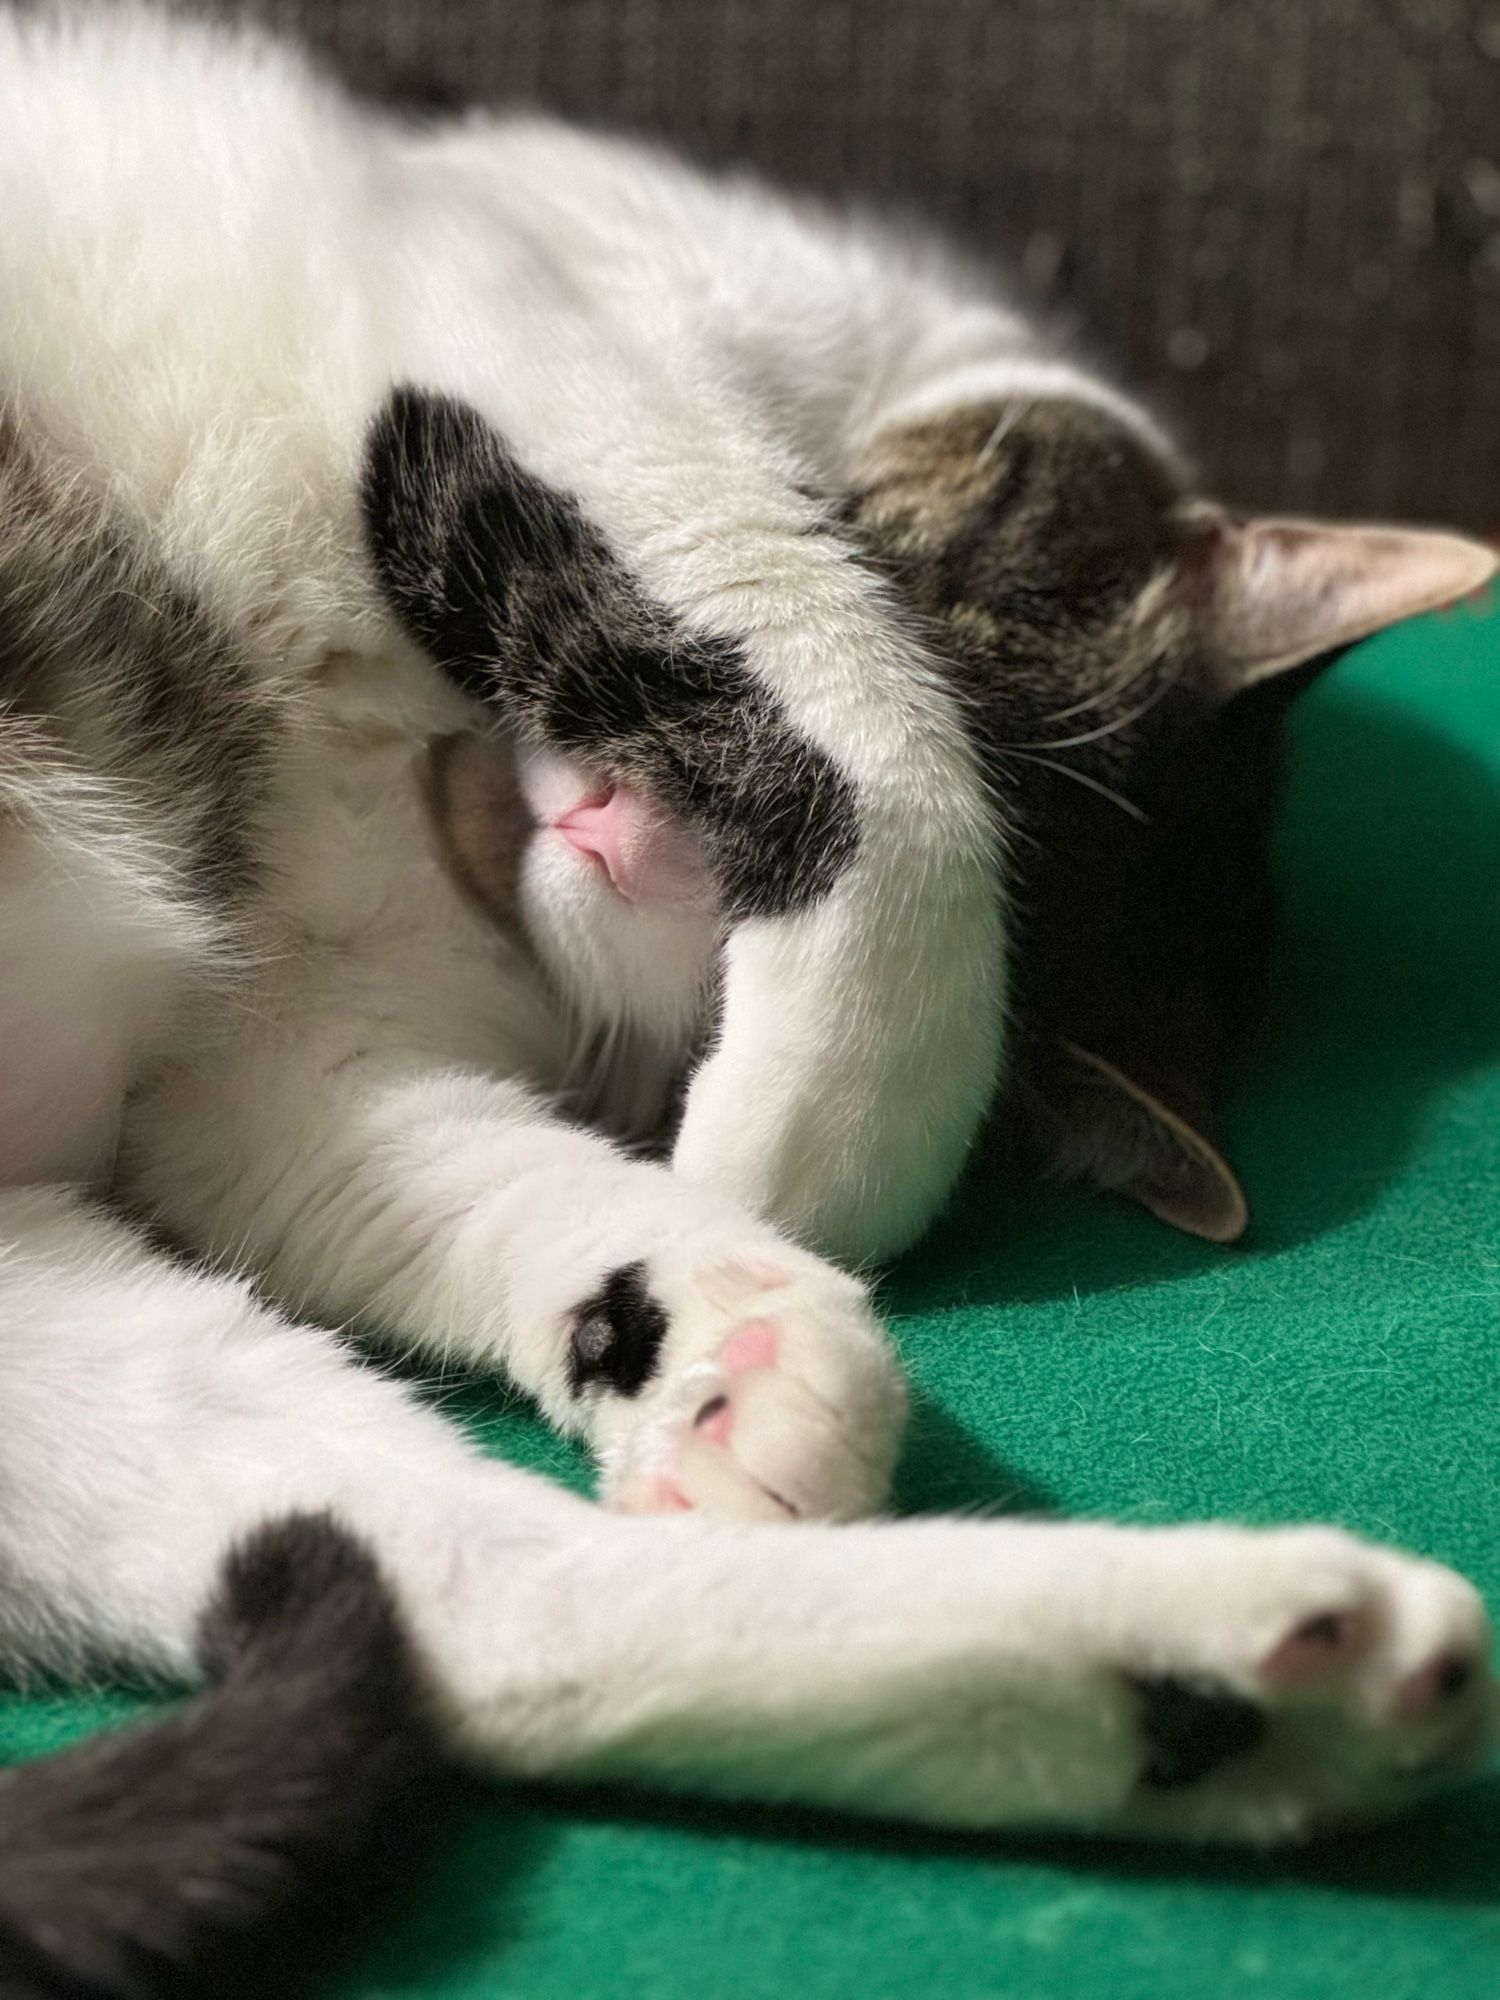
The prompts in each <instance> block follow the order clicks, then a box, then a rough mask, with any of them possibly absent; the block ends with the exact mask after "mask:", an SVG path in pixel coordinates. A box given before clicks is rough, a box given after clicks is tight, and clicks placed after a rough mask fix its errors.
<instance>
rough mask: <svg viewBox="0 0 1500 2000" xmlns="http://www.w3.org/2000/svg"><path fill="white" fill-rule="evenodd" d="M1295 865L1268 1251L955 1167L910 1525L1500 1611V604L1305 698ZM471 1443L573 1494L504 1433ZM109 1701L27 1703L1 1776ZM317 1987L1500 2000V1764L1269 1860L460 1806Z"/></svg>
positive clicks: (1267, 1124)
mask: <svg viewBox="0 0 1500 2000" xmlns="http://www.w3.org/2000/svg"><path fill="white" fill-rule="evenodd" d="M1283 845H1284V871H1283V872H1284V878H1285V883H1286V912H1285V932H1284V939H1283V943H1282V948H1281V955H1280V974H1279V985H1278V992H1277V998H1276V1005H1275V1009H1274V1015H1273V1018H1272V1020H1271V1022H1270V1023H1269V1025H1268V1029H1267V1032H1266V1033H1265V1035H1264V1036H1263V1038H1262V1040H1261V1042H1260V1044H1259V1046H1258V1048H1257V1049H1256V1051H1255V1053H1254V1056H1253V1060H1252V1061H1251V1062H1250V1064H1249V1066H1248V1070H1247V1073H1246V1075H1245V1079H1244V1082H1243V1086H1242V1088H1241V1090H1240V1093H1239V1099H1238V1104H1237V1106H1236V1109H1235V1115H1234V1118H1233V1120H1232V1130H1233V1143H1232V1151H1233V1154H1234V1157H1235V1159H1236V1161H1237V1163H1238V1164H1239V1166H1240V1168H1241V1170H1242V1172H1243V1174H1244V1177H1245V1181H1246V1184H1247V1186H1248V1189H1249V1191H1250V1196H1251V1201H1252V1206H1253V1209H1254V1216H1255V1221H1254V1225H1253V1234H1252V1236H1251V1237H1250V1238H1249V1239H1248V1241H1247V1242H1246V1244H1245V1245H1244V1246H1243V1247H1241V1248H1238V1249H1235V1250H1229V1251H1223V1250H1214V1249H1209V1248H1206V1247H1203V1246H1200V1245H1196V1244H1192V1243H1189V1242H1187V1241H1185V1240H1183V1239H1180V1238H1177V1237H1174V1236H1172V1235H1171V1234H1169V1233H1168V1232H1167V1231H1166V1230H1165V1229H1164V1228H1163V1227H1162V1226H1161V1225H1160V1224H1157V1223H1154V1222H1152V1221H1150V1220H1148V1219H1147V1218H1146V1217H1144V1216H1141V1215H1137V1214H1135V1213H1133V1212H1131V1211H1129V1210H1127V1209H1125V1208H1123V1207H1120V1208H1117V1207H1115V1206H1113V1205H1112V1204H1110V1203H1109V1202H1107V1201H1105V1200H1103V1199H1102V1198H1099V1197H1093V1196H1089V1195H1085V1194H1083V1193H1080V1192H1069V1191H1064V1190H1050V1189H1043V1188H1036V1187H1028V1186H1011V1185H1003V1186H1002V1185H1001V1184H1000V1183H998V1182H997V1181H996V1180H994V1178H993V1177H992V1176H990V1175H987V1174H981V1173H976V1174H975V1175H974V1176H972V1177H971V1180H970V1182H969V1184H968V1185H967V1186H966V1187H965V1189H964V1190H963V1191H962V1193H961V1195H960V1197H959V1198H958V1199H957V1201H956V1202H955V1204H954V1206H953V1209H952V1211H951V1213H950V1214H949V1215H948V1217H947V1218H946V1220H945V1221H944V1222H943V1223H942V1224H941V1226H940V1227H939V1228H938V1229H937V1231H936V1232H935V1233H934V1235H933V1236H932V1237H931V1239H930V1240H929V1242H928V1243H927V1245H926V1246H925V1248H924V1249H923V1251H922V1252H921V1254H920V1255H918V1256H916V1257H914V1258H912V1259H910V1260H909V1261H908V1263H907V1264H906V1265H905V1266H904V1267H903V1268H902V1269H901V1270H900V1271H899V1272H897V1273H896V1274H895V1275H894V1276H893V1278H892V1279H891V1281H890V1284H889V1287H888V1294H887V1296H888V1304H889V1309H890V1312H891V1315H892V1319H893V1322H894V1325H895V1327H896V1330H897V1334H898V1337H899V1339H900V1342H901V1346H902V1349H903V1351H904V1353H905V1356H906V1359H907V1361H908V1363H909V1366H910V1370H911V1373H912V1376H913V1378H914V1381H915V1383H916V1385H917V1392H918V1408H917V1420H916V1424H915V1429H914V1435H913V1437H912V1441H911V1446H910V1449H909V1452H908V1455H907V1459H906V1463H905V1466H904V1469H903V1473H902V1479H901V1500H902V1503H903V1505H905V1506H908V1507H912V1508H939V1507H973V1506H976V1505H986V1504H989V1505H993V1504H995V1503H997V1502H999V1503H1004V1504H1008V1505H1011V1506H1017V1507H1025V1508H1032V1509H1035V1508H1039V1507H1041V1508H1057V1509H1060V1510H1062V1511H1064V1512H1068V1513H1078V1512H1086V1513H1096V1514H1108V1515H1112V1516H1115V1517H1118V1518H1122V1519H1126V1520H1134V1521H1171V1520H1181V1519H1186V1518H1189V1517H1192V1516H1195V1515H1206V1514H1215V1515H1229V1516H1233V1517H1236V1518H1238V1519H1242V1520H1251V1521H1276V1520H1297V1519H1306V1518H1315V1519H1322V1520H1334V1521H1340V1522H1344V1523H1346V1524H1348V1525H1349V1526H1351V1527H1355V1528H1358V1529H1361V1530H1363V1531H1364V1532H1365V1533H1367V1534H1370V1535H1374V1536H1377V1537H1386V1538H1390V1539H1392V1540H1397V1541H1400V1542H1402V1543H1405V1544H1406V1545H1408V1546H1409V1547H1413V1548H1416V1549H1419V1550H1423V1551H1426V1552H1428V1553H1430V1554H1433V1555H1436V1556H1440V1557H1442V1558H1444V1559H1445V1560H1447V1561H1450V1562H1453V1563H1456V1564H1458V1565H1459V1566H1460V1567H1461V1568H1463V1569H1465V1570H1466V1571H1468V1572H1469V1574H1470V1575H1472V1576H1473V1577H1475V1578H1476V1579H1477V1580H1478V1581H1479V1582H1480V1583H1481V1585H1483V1586H1484V1587H1485V1589H1486V1590H1487V1591H1488V1593H1489V1594H1490V1598H1491V1601H1492V1603H1493V1604H1495V1605H1496V1606H1497V1608H1500V1437H1497V1432H1500V1389H1497V1380H1496V1365H1495V1349H1496V1346H1497V1344H1500V1339H1497V1337H1500V609H1494V608H1492V609H1491V611H1490V612H1489V613H1488V615H1484V614H1479V613H1476V612H1474V611H1473V610H1465V609H1461V610H1458V611H1454V612H1449V613H1446V614H1443V615H1441V616H1439V617H1436V618H1432V619H1426V620H1423V621H1421V622H1419V623H1416V624H1413V625H1410V626H1407V627H1405V628H1404V629H1403V630H1401V631H1399V632H1396V633H1392V634H1389V635H1387V636H1386V637H1385V638H1383V639H1381V640H1379V641H1377V642H1375V643H1374V644H1371V645H1369V646H1367V647H1364V648H1363V649H1361V651H1360V652H1359V653H1358V654H1357V655H1356V656H1353V657H1351V658H1350V659H1348V660H1347V661H1345V662H1344V663H1343V664H1342V665H1341V666H1340V667H1339V668H1338V670H1337V673H1336V676H1334V677H1331V678H1330V679H1328V680H1327V681H1325V682H1324V683H1323V685H1322V686H1321V687H1319V688H1318V689H1317V690H1316V692H1315V693H1313V694H1312V695H1310V696H1309V697H1308V698H1307V700H1306V702H1305V705H1304V706H1303V708H1302V710H1301V712H1300V714H1299V715H1298V717H1297V757H1296V764H1295V782H1294V786H1293V792H1292V797H1291V800H1290V804H1289V809H1288V813H1287V817H1286V823H1285V838H1284V843H1283ZM475 1407H476V1408H479V1407H481V1401H480V1392H478V1391H476V1392H475ZM488 1432H489V1435H490V1437H491V1438H492V1440H493V1443H494V1445H495V1447H496V1449H498V1450H500V1451H502V1452H504V1453H506V1454H507V1455H509V1456H512V1457H515V1458H517V1459H520V1460H522V1461H524V1462H525V1463H528V1464H531V1465H536V1466H540V1467H542V1468H544V1469H547V1470H550V1471H553V1472H556V1473H559V1474H560V1475H561V1476H563V1477H566V1478H568V1479H570V1480H573V1481H575V1482H581V1481H582V1480H583V1479H584V1478H585V1476H586V1475H585V1473H584V1470H583V1468H582V1466H581V1463H580V1462H579V1460H578V1459H576V1458H575V1457H574V1456H573V1455H572V1454H571V1453H570V1451H569V1449H568V1448H567V1447H566V1446H564V1445H562V1444H560V1443H558V1442H557V1441H556V1440H554V1439H552V1438H550V1437H549V1436H548V1435H547V1434H546V1433H545V1432H544V1431H543V1430H542V1429H541V1427H540V1426H539V1425H538V1424H537V1423H536V1422H535V1420H534V1419H532V1418H530V1417H529V1416H527V1415H526V1414H525V1413H524V1412H519V1411H514V1410H513V1411H510V1412H508V1413H506V1414H503V1415H501V1416H497V1417H493V1418H491V1419H489V1420H488ZM123 1709H124V1705H123V1703H122V1702H120V1701H118V1700H115V1699H113V1698H103V1697H101V1698H98V1699H95V1700H92V1701H88V1702H85V1701H81V1700H79V1701H63V1700H52V1701H44V1700H40V1699H35V1698H33V1699H31V1700H24V1699H21V1698H19V1697H15V1698H12V1699H11V1700H9V1701H8V1702H5V1703H3V1704H0V1757H4V1756H6V1755H11V1756H18V1755H22V1754H27V1753H30V1752H34V1751H38V1750H42V1749H45V1748H47V1747H49V1746H50V1745H53V1744H56V1743H58V1742H60V1741H62V1740H64V1739H66V1738H67V1737H68V1736H70V1735H73V1734H75V1733H77V1732H78V1731H79V1730H80V1729H82V1728H84V1727H86V1726H88V1725H90V1724H92V1723H95V1722H98V1721H100V1720H103V1719H106V1718H111V1717H113V1716H115V1715H117V1714H119V1713H122V1712H123ZM318 1991H319V1993H320V1994H322V1995H323V1996H325V2000H354V1997H355V1996H359V2000H377V1996H397V1995H400V1996H415V1995H419V1994H420V1995H427V1996H443V2000H460V1996H463V1997H464V2000H470V1996H479V1995H485V1996H490V1995H515V1996H525V2000H551V1996H553V1995H556V1996H558V2000H588V1996H607V1995H608V1996H612V1995H621V1996H624V1995H629V1996H631V2000H714V1996H720V1995H722V1996H725V2000H731V1996H732V2000H756V1996H765V2000H795V1996H800V1995H817V1994H839V1995H843V1994H849V1995H859V1996H862V2000H864V1997H865V1996H868V1997H869V2000H874V1997H875V1996H882V1995H898V1994H899V1995H907V1994H933V1995H942V1996H944V2000H967V1996H971V1995H972V1996H975V2000H979V1996H985V1997H986V2000H989V1996H995V1997H996V2000H1053V1996H1058V1997H1059V2000H1061V1997H1062V1996H1067V2000H1199V1996H1201V2000H1252V1996H1253V2000H1301V1996H1306V2000H1330V1996H1339V1995H1358V1996H1360V2000H1418V1996H1420V2000H1493V1996H1494V1995H1495V1994H1496V1993H1497V1992H1500V1779H1491V1780H1489V1781H1487V1782H1481V1783H1478V1784H1476V1785H1474V1786H1471V1787H1470V1788H1469V1789H1468V1790H1467V1791H1466V1792H1464V1793H1462V1794H1460V1795H1458V1796H1455V1797H1452V1798H1449V1799H1447V1800H1445V1801H1443V1802H1441V1803H1438V1804H1434V1805H1432V1806H1429V1807H1426V1808H1424V1809H1423V1810H1422V1811H1421V1812H1420V1813H1417V1814H1414V1815H1411V1816H1409V1817H1408V1818H1407V1819H1406V1820H1405V1821H1403V1822H1401V1823H1399V1824H1396V1825H1393V1826H1390V1827H1387V1828H1385V1829H1382V1830H1381V1831H1380V1832H1378V1833H1376V1834H1373V1835H1366V1836H1363V1837H1361V1838H1359V1839H1357V1840H1349V1841H1345V1842H1341V1843H1338V1844H1328V1845H1325V1846H1322V1847H1319V1848H1315V1849H1313V1850H1311V1851H1308V1852H1305V1853H1293V1854H1288V1855H1280V1856H1273V1857H1245V1856H1239V1855H1234V1854H1222V1853H1220V1854H1212V1855H1196V1854H1192V1853H1185V1852H1180V1851H1173V1850H1151V1849H1143V1848H1134V1847H1127V1846H1123V1845H1111V1844H1104V1843H1087V1844H1086V1843H1081V1842H1067V1841H1053V1842H1037V1841H1034V1840H1032V1841H1005V1840H999V1839H996V1840H970V1839H953V1838H946V1837H938V1836H933V1835H928V1834H923V1833H919V1832H913V1831H909V1830H906V1829H901V1828H889V1827H871V1826H864V1825H860V1824H857V1823H854V1822H848V1821H834V1820H831V1819H828V1820H820V1819H815V1818H813V1817H810V1816H808V1817H796V1816H791V1815H787V1814H783V1813H772V1812H763V1813H755V1812H748V1811H737V1810H729V1809H724V1810H716V1809H707V1808H699V1807H696V1806H692V1805H686V1804H681V1803H672V1802H666V1801H663V1800H660V1799H656V1798H651V1797H647V1796H644V1795H635V1794H631V1793H626V1792H618V1793H614V1794H610V1795H607V1796H605V1795H589V1796H580V1795H576V1794H570V1793H562V1792H559V1793H555V1794H552V1793H549V1794H537V1793H534V1792H521V1793H509V1792H503V1793H502V1792H496V1791H482V1790H476V1793H475V1795H474V1797H473V1798H472V1800H471V1801H470V1802H468V1803H467V1804H466V1805H464V1806H463V1807H462V1808H461V1809H460V1810H459V1812H458V1813H457V1815H456V1818H455V1823H454V1826H453V1828H452V1831H451V1835H450V1837H449V1839H448V1840H447V1841H446V1842H445V1843H444V1845H443V1846H442V1848H441V1851H440V1852H438V1853H437V1854H436V1855H435V1856H434V1857H433V1858H432V1859H431V1860H430V1862H427V1863H425V1864H424V1865H422V1867H421V1868H420V1870H419V1871H418V1872H417V1873H416V1874H415V1875H414V1877H413V1879H412V1880H411V1881H410V1883H409V1884H408V1886H407V1889H406V1891H405V1893H404V1896H403V1898H402V1902H401V1905H400V1907H399V1908H398V1909H397V1910H396V1911H395V1912H394V1913H391V1914H388V1915H387V1916H386V1917H385V1918H384V1919H383V1920H382V1921H381V1922H380V1924H379V1925H378V1927H376V1928H374V1929H372V1931H371V1932H370V1934H369V1935H368V1936H367V1937H366V1938H365V1939H363V1940H362V1941H361V1943H360V1944H359V1945H358V1947H357V1948H356V1950H355V1952H354V1953H353V1954H352V1956H350V1957H348V1958H346V1960H345V1961H344V1964H343V1966H342V1968H341V1969H340V1971H339V1973H338V1974H337V1975H336V1976H335V1977H333V1978H332V1979H331V1980H329V1981H326V1982H323V1983H320V1985H319V1987H318Z"/></svg>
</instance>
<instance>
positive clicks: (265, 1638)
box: [0, 1516, 438, 2000]
mask: <svg viewBox="0 0 1500 2000" xmlns="http://www.w3.org/2000/svg"><path fill="white" fill-rule="evenodd" d="M202 1648H203V1658H204V1662H205V1665H206V1666H207V1668H208V1671H209V1673H210V1675H211V1676H212V1677H213V1678H214V1679H215V1681H216V1683H217V1684H216V1685H215V1686H213V1687H212V1688H210V1690H209V1691H208V1692H207V1693H205V1694H203V1695H201V1696H200V1697H199V1698H198V1699H197V1700H196V1701H195V1702H193V1703H192V1704H191V1705H190V1706H188V1707H187V1708H185V1709H183V1710H181V1711H180V1712H178V1713H177V1714H175V1715H172V1716H170V1717H168V1718H167V1719H166V1720H165V1721H162V1722H158V1723H154V1724H148V1725H146V1726H144V1727H141V1728H138V1729H131V1730H126V1731H123V1732H121V1733H120V1734H118V1735H113V1736H106V1737H104V1738H101V1739H95V1740H93V1741H90V1742H88V1743H85V1744H82V1745H81V1746H79V1747H78V1748H77V1749H74V1750H69V1751H67V1752H65V1753H64V1754H63V1755H61V1756H59V1757H55V1758H49V1759H47V1760H46V1761H44V1762H41V1763H38V1764H35V1765H26V1766H23V1767H22V1768H21V1769H20V1770H18V1771H16V1772H14V1773H12V1774H11V1775H10V1776H9V1777H8V1778H6V1779H5V1780H4V1782H3V1783H0V1994H3V1995H4V1996H5V2000H65V1996H66V2000H162V1997H163V1996H168V1995H170V1996H173V2000H179V1996H182V1997H183V2000H185V1996H193V1995H198V1994H202V1995H204V1996H208V1995H210V1994H212V1995H213V1996H215V2000H219V1996H222V1995H224V1994H226V1993H227V1992H229V1991H230V1990H231V1989H232V1988H235V1987H241V1988H242V1987H243V1986H244V1984H245V1982H247V1981H252V1980H254V1978H255V1975H256V1967H257V1966H258V1965H259V1966H261V1969H262V1971H264V1964H263V1954H264V1953H265V1952H267V1951H270V1950H273V1949H275V1948H276V1947H277V1945H278V1944H279V1945H281V1946H282V1947H283V1948H284V1945H285V1942H286V1938H287V1935H288V1933H289V1931H295V1930H296V1929H297V1928H298V1927H299V1920H300V1921H301V1923H303V1924H305V1923H306V1922H307V1920H308V1919H309V1917H312V1916H313V1915H314V1913H315V1912H316V1913H317V1915H318V1917H320V1918H321V1917H323V1916H324V1915H326V1914H329V1913H332V1912H334V1911H335V1910H336V1908H337V1906H338V1905H339V1903H340V1902H341V1900H342V1899H343V1898H344V1897H345V1896H346V1895H347V1891H348V1890H349V1888H351V1887H352V1886H354V1884H355V1882H356V1881H357V1880H359V1879H360V1878H362V1877H363V1875H364V1874H365V1872H366V1870H367V1868H368V1867H369V1866H370V1864H371V1863H372V1862H373V1861H374V1859H375V1857H376V1854H377V1850H378V1848H379V1847H380V1846H382V1845H384V1844H387V1842H388V1837H389V1835H390V1834H391V1833H393V1832H399V1833H400V1835H401V1837H402V1840H403V1845H404V1844H405V1842H406V1841H407V1839H408V1838H409V1837H410V1835H411V1832H412V1820H413V1817H414V1816H417V1815H420V1816H422V1817H423V1818H424V1819H425V1818H426V1817H427V1815H428V1812H429V1808H430V1805H431V1801H432V1799H433V1796H434V1783H433V1781H434V1779H435V1776H436V1772H437V1768H438V1767H437V1759H436V1756H435V1753H434V1750H433V1747H432V1742H431V1738H430V1736H429V1734H428V1730H427V1726H426V1724H425V1721H424V1719H423V1710H422V1697H421V1689H420V1685H419V1681H418V1677H417V1674H416V1672H415V1670H414V1667H413V1663H412V1660H411V1656H410V1653H409V1650H408V1647H407V1643H406V1639H405V1635H404V1633H403V1631H402V1629H401V1625H400V1622H399V1619H398V1617H397V1615H396V1610H395V1607H394V1605H393V1604H392V1602H391V1599H390V1597H389V1595H388V1593H387V1591H386V1588H385V1585H384V1584H383V1583H382V1581H381V1579H380V1575H379V1572H378V1571H377V1570H376V1568H375V1565H374V1563H373V1562H372V1560H371V1559H370V1557H369V1556H368V1555H367V1554H366V1553H365V1551H364V1550H363V1549H362V1548H361V1547H360V1546H359V1545H358V1543H356V1542H354V1541H353V1540H351V1539H350V1537H349V1536H348V1535H346V1534H345V1533H344V1532H343V1531H342V1530H341V1529H339V1528H336V1527H335V1526H334V1525H333V1524H332V1522H330V1521H328V1520H326V1519H321V1518H314V1517H308V1516H293V1517H291V1518H289V1519H287V1520H285V1521H281V1522H277V1523H273V1524H272V1525H270V1526H269V1527H266V1528H263V1529H261V1530H259V1531H258V1532H257V1533H256V1534H255V1535H253V1536H252V1537H251V1538H250V1539H249V1540H248V1541H247V1542H246V1543H245V1544H244V1546H243V1547H242V1548H240V1549H239V1550H237V1551H236V1552H235V1553H234V1554H233V1555H232V1556H231V1557H230V1559H229V1561H228V1562H227V1564H226V1565H225V1570H224V1576H223V1580H222V1582H221V1584H220V1587H219V1590H218V1592H217V1593H216V1595H215V1598H214V1601H213V1603H212V1604H211V1605H210V1607H209V1609H208V1611H207V1613H206V1615H205V1617H204V1621H203V1628H202ZM318 1928H319V1932H320V1935H319V1944H320V1945H321V1943H322V1942H323V1936H322V1933H323V1932H324V1930H325V1929H326V1925H325V1924H323V1923H322V1922H319V1924H318ZM252 1990H254V1991H258V1992H264V1991H266V1990H267V1989H266V1988H265V1987H264V1986H263V1985H255V1986H254V1987H253V1988H252ZM278 1990H279V1989H278Z"/></svg>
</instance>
